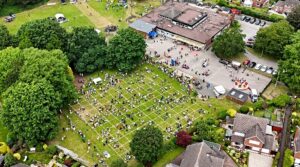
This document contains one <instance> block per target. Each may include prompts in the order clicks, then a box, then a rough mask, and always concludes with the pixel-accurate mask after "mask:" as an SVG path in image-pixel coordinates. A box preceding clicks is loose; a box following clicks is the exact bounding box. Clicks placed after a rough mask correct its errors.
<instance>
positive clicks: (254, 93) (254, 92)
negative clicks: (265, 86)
mask: <svg viewBox="0 0 300 167" xmlns="http://www.w3.org/2000/svg"><path fill="white" fill-rule="evenodd" d="M250 97H251V101H252V102H256V101H257V100H258V93H257V90H256V89H251V94H250Z"/></svg>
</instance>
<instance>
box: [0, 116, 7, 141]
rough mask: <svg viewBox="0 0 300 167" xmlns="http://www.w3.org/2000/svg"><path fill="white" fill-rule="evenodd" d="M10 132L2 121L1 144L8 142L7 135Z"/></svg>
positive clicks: (0, 130)
mask: <svg viewBox="0 0 300 167" xmlns="http://www.w3.org/2000/svg"><path fill="white" fill-rule="evenodd" d="M7 133H8V130H7V129H6V128H5V127H4V126H3V124H2V122H1V121H0V142H5V141H6V135H7Z"/></svg>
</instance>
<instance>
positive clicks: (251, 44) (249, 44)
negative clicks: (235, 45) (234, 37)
mask: <svg viewBox="0 0 300 167" xmlns="http://www.w3.org/2000/svg"><path fill="white" fill-rule="evenodd" d="M246 46H247V47H249V48H252V47H253V46H254V42H252V43H249V42H246Z"/></svg>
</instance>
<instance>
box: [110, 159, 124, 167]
mask: <svg viewBox="0 0 300 167" xmlns="http://www.w3.org/2000/svg"><path fill="white" fill-rule="evenodd" d="M127 166H128V165H127V164H126V163H125V162H124V161H123V160H122V159H117V160H114V161H113V162H112V163H111V165H110V167H127Z"/></svg>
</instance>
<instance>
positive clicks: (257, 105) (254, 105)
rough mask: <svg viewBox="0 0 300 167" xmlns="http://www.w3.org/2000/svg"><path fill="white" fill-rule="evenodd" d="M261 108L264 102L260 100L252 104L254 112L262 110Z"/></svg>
mask: <svg viewBox="0 0 300 167" xmlns="http://www.w3.org/2000/svg"><path fill="white" fill-rule="evenodd" d="M263 106H264V101H262V100H258V101H257V102H255V103H253V109H254V111H257V110H262V109H263V108H264V107H263Z"/></svg>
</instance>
